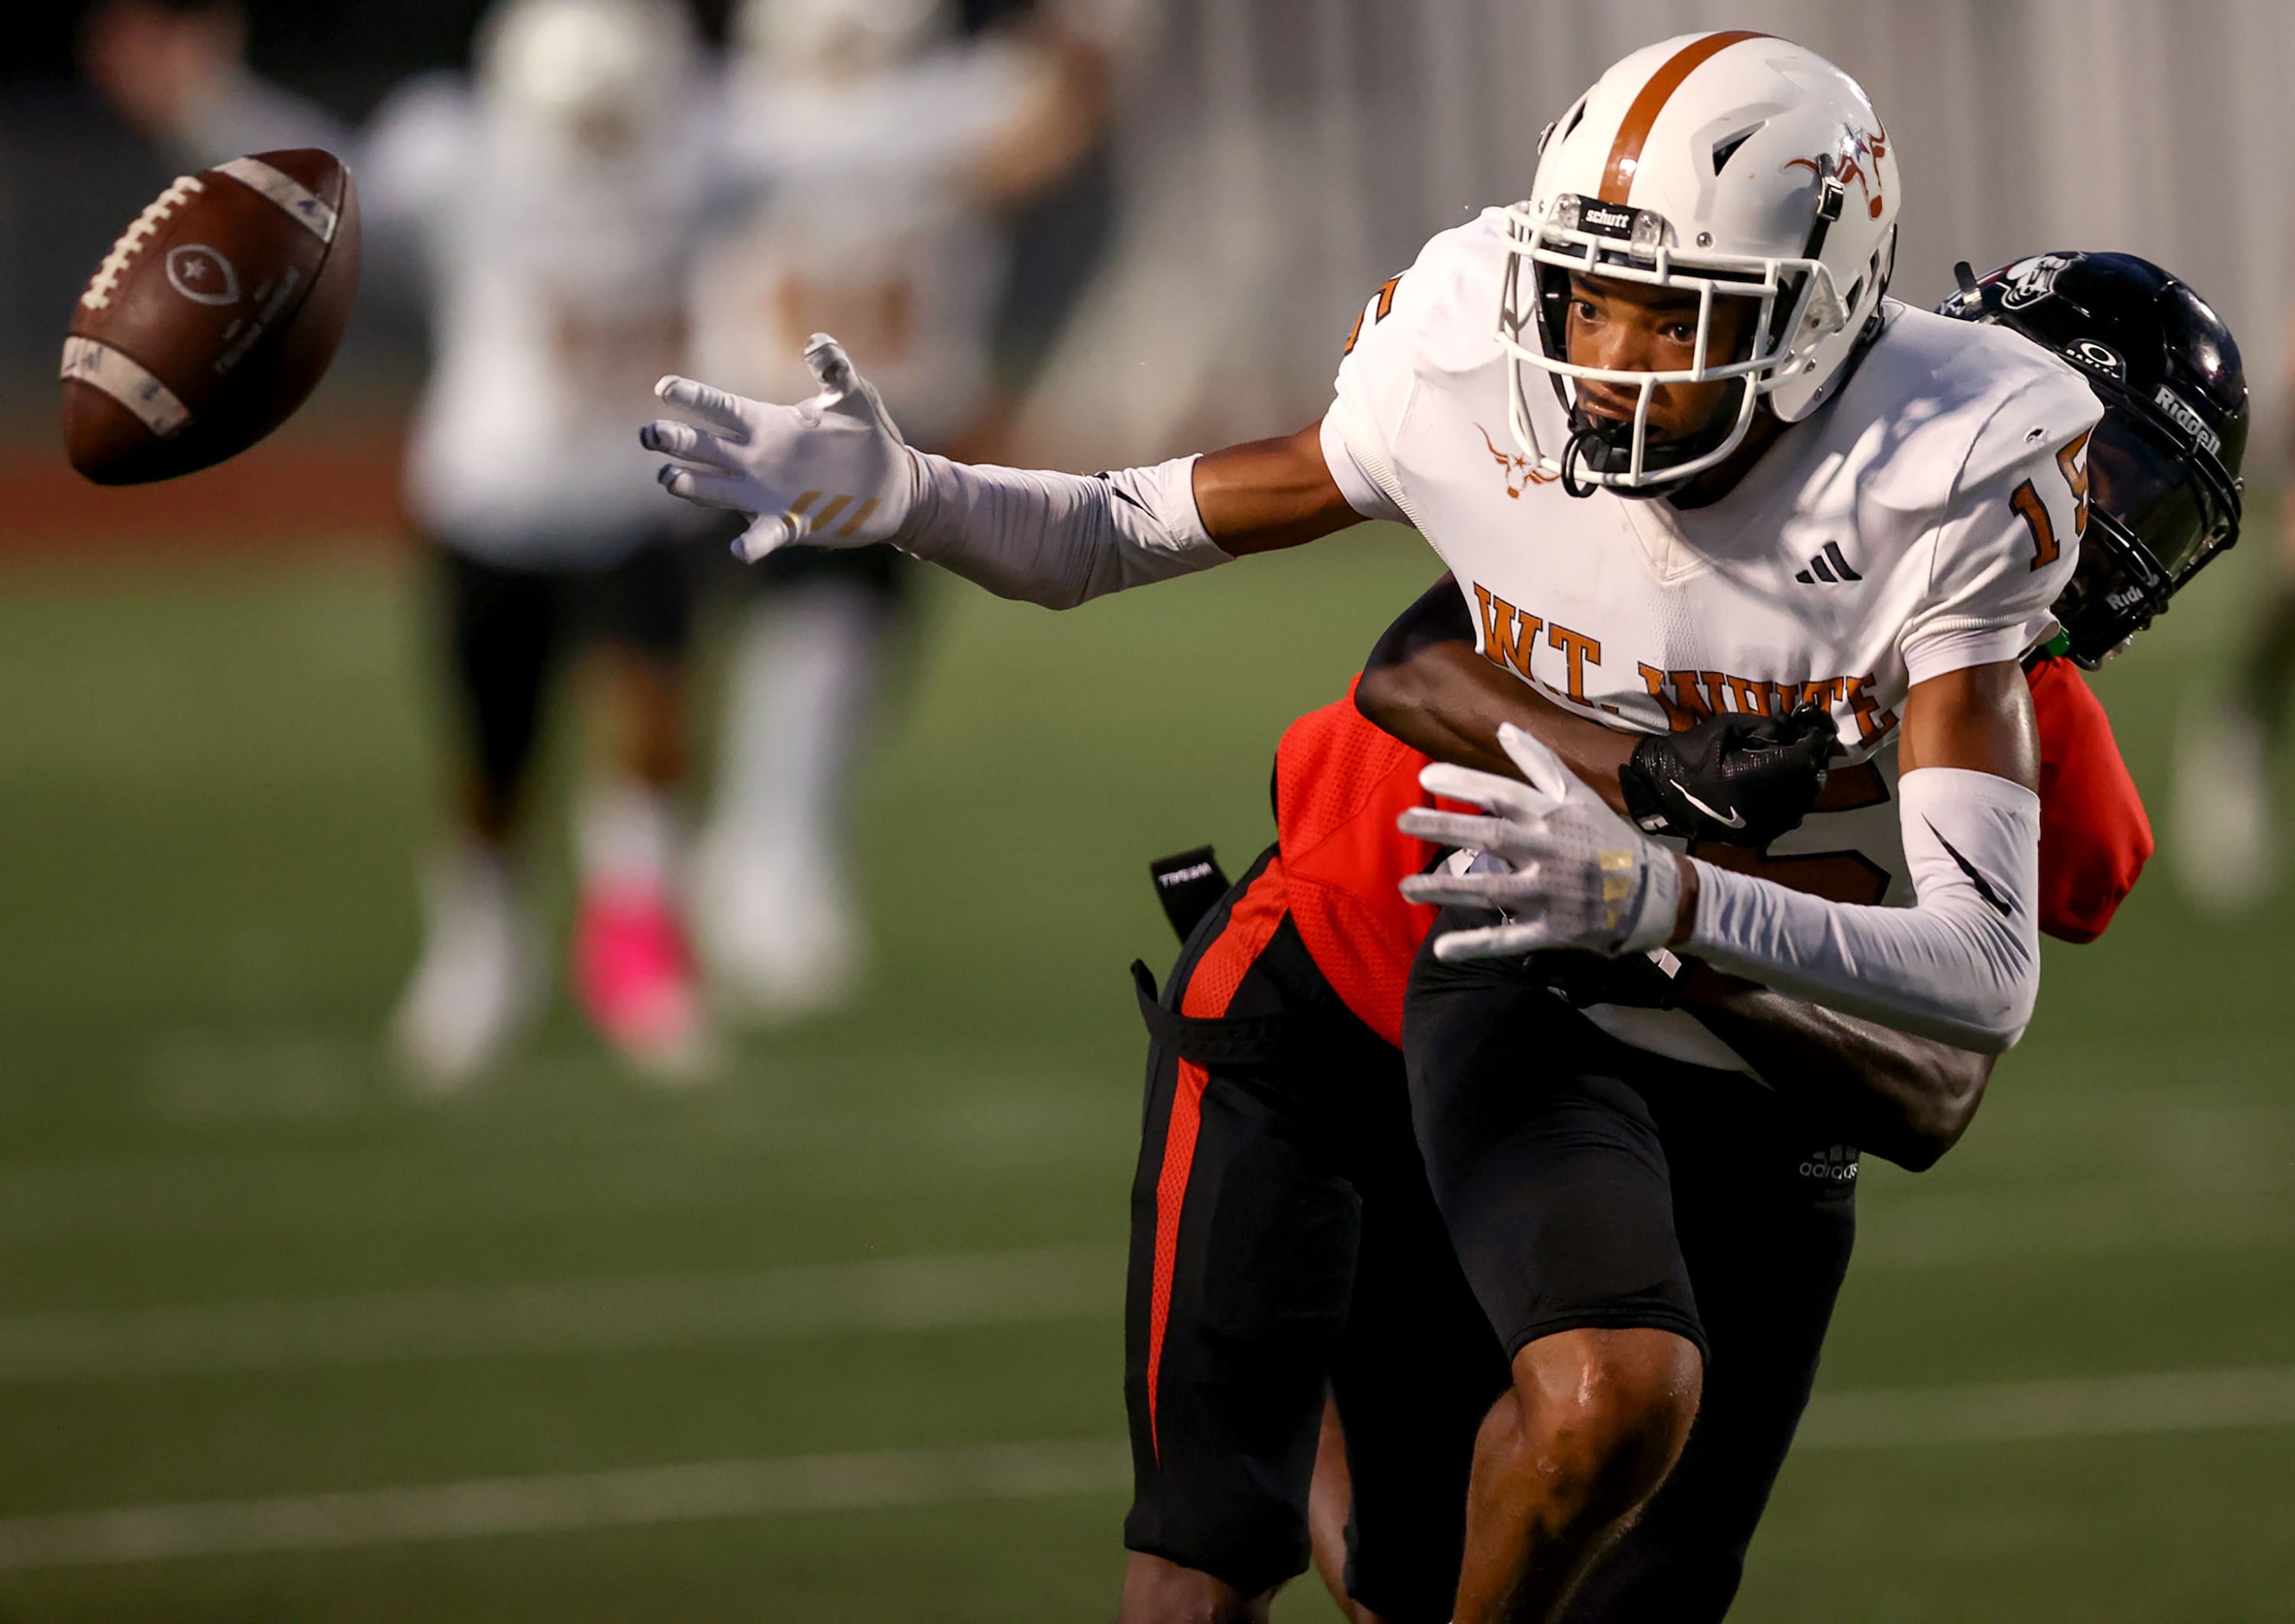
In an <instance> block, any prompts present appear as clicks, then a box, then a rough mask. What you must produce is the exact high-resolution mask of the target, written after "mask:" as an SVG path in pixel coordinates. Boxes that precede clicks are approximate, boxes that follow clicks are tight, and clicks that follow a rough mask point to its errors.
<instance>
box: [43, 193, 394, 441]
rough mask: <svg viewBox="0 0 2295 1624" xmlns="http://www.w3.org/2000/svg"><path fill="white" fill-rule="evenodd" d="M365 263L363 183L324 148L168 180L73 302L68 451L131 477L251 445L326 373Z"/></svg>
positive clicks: (66, 388) (66, 391)
mask: <svg viewBox="0 0 2295 1624" xmlns="http://www.w3.org/2000/svg"><path fill="white" fill-rule="evenodd" d="M358 267H359V232H358V194H357V192H356V191H355V188H354V187H353V186H352V184H351V173H350V170H349V169H348V168H347V167H344V165H343V163H342V161H341V160H340V159H337V158H336V157H335V156H334V155H333V154H332V153H331V152H322V151H317V150H316V149H315V148H306V149H303V150H300V151H292V152H257V153H256V154H254V155H253V156H252V157H249V158H234V159H232V160H231V161H230V162H229V163H225V164H217V165H216V167H214V168H212V169H206V170H202V171H201V172H200V174H198V175H185V176H184V177H183V178H181V179H179V180H177V181H176V183H175V184H173V185H171V186H169V187H168V188H167V190H166V191H165V192H161V193H160V194H159V197H158V198H156V199H155V200H153V201H152V202H151V206H150V207H149V208H145V209H144V210H143V213H142V214H140V215H138V216H135V222H134V223H133V224H130V225H129V226H128V228H127V231H126V233H123V234H122V235H121V237H120V239H119V241H117V242H115V243H113V244H112V245H111V252H110V253H109V254H106V255H105V256H104V257H103V263H102V265H99V266H98V267H97V268H96V273H95V275H94V278H93V279H92V280H91V281H90V282H88V284H87V290H86V292H85V293H82V294H81V295H80V296H79V303H78V305H77V306H74V307H73V310H72V323H71V336H70V337H69V338H67V339H65V340H64V360H63V428H64V454H65V455H66V456H67V457H69V459H70V460H71V465H72V466H73V467H74V468H76V469H78V470H79V471H80V472H81V473H83V474H85V475H86V476H87V477H89V478H90V479H93V480H94V481H95V482H96V483H97V484H99V485H137V484H141V483H143V481H145V480H150V479H172V478H174V477H176V475H178V474H188V473H190V472H192V470H193V469H202V468H207V467H208V466H210V465H211V464H214V463H216V462H220V461H223V460H224V459H225V457H229V456H233V455H234V454H236V453H239V452H242V451H245V450H246V449H247V448H248V447H249V446H250V445H254V444H255V443H256V441H257V440H259V439H261V438H262V437H264V436H265V435H266V434H269V433H270V432H271V431H272V430H273V429H274V428H278V427H279V425H280V424H282V423H283V422H285V421H286V420H287V419H288V418H289V417H290V415H292V414H293V412H294V411H295V408H296V407H298V406H299V405H301V404H303V402H304V400H305V399H306V397H308V396H309V395H310V393H311V391H312V389H313V388H315V387H317V385H318V381H319V379H320V378H321V377H322V376H323V375H324V374H325V372H326V370H327V363H329V362H330V361H331V360H333V359H334V355H335V347H336V345H338V344H339V343H340V342H341V341H342V336H343V329H344V328H345V327H346V326H347V325H348V324H349V322H350V314H351V299H352V296H353V295H354V294H355V293H356V292H357V290H358Z"/></svg>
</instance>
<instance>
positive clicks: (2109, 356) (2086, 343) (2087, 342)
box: [2064, 339, 2128, 382]
mask: <svg viewBox="0 0 2295 1624" xmlns="http://www.w3.org/2000/svg"><path fill="white" fill-rule="evenodd" d="M2064 355H2065V357H2066V358H2067V359H2069V360H2071V361H2076V362H2078V363H2079V364H2080V365H2082V366H2084V367H2086V368H2087V370H2088V371H2091V372H2101V373H2103V375H2104V376H2105V377H2106V378H2117V379H2120V380H2121V381H2123V382H2125V381H2126V380H2127V378H2128V363H2127V362H2125V361H2123V360H2121V359H2120V357H2119V352H2118V351H2117V350H2115V349H2113V348H2112V347H2111V346H2110V345H2106V344H2098V343H2097V342H2096V341H2095V339H2079V340H2078V341H2077V342H2074V343H2071V344H2067V345H2066V346H2064Z"/></svg>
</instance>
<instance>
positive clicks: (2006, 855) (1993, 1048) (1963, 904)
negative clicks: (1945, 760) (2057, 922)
mask: <svg viewBox="0 0 2295 1624" xmlns="http://www.w3.org/2000/svg"><path fill="white" fill-rule="evenodd" d="M1897 796H1898V805H1899V814H1900V816H1901V818H1902V820H1903V825H1904V837H1905V856H1906V858H1907V861H1908V862H1909V864H1910V866H1911V869H1912V877H1913V888H1914V892H1915V895H1916V897H1917V899H1918V900H1917V902H1915V905H1914V906H1913V907H1910V908H1863V907H1856V906H1852V905H1850V904H1848V903H1843V902H1826V901H1825V900H1823V899H1822V898H1819V897H1813V896H1809V895H1806V894H1802V893H1801V892H1798V891H1789V890H1787V889H1786V888H1785V887H1784V886H1782V885H1776V884H1773V883H1771V882H1770V881H1768V880H1760V879H1754V878H1752V877H1749V876H1746V875H1743V874H1736V873H1732V872H1731V871H1729V870H1728V869H1717V868H1715V867H1713V866H1712V865H1711V864H1710V863H1704V862H1700V863H1698V865H1697V870H1698V874H1697V877H1698V899H1697V923H1696V926H1695V929H1694V930H1693V931H1692V932H1691V933H1690V937H1689V942H1688V944H1687V947H1686V948H1685V949H1684V950H1683V951H1686V952H1689V953H1694V954H1695V955H1696V956H1698V957H1699V958H1701V959H1705V960H1707V961H1708V962H1710V963H1711V964H1712V965H1713V966H1714V967H1716V968H1719V969H1723V970H1728V971H1733V972H1735V973H1736V974H1737V975H1744V976H1749V977H1751V978H1752V979H1753V980H1756V981H1760V982H1764V983H1768V985H1770V986H1772V987H1775V988H1776V990H1777V991H1778V992H1789V993H1792V994H1793V995H1795V996H1797V997H1801V998H1806V999H1809V1000H1811V1001H1812V1002H1815V1003H1818V1004H1822V1005H1825V1007H1826V1008H1832V1009H1838V1010H1840V1011H1842V1013H1843V1014H1847V1015H1859V1016H1867V1017H1869V1018H1870V1019H1873V1020H1876V1021H1879V1022H1882V1023H1883V1024H1886V1025H1890V1026H1894V1027H1896V1028H1898V1029H1899V1031H1902V1032H1915V1033H1917V1034H1919V1035H1920V1036H1922V1037H1927V1038H1935V1039H1938V1040H1939V1041H1942V1042H1946V1043H1950V1044H1952V1045H1954V1046H1956V1048H1960V1049H1974V1050H1976V1051H1978V1052H1979V1053H1981V1054H1989V1055H1997V1054H2000V1053H2003V1052H2005V1050H2007V1049H2010V1048H2011V1047H2013V1045H2014V1043H2015V1041H2016V1040H2017V1039H2018V1038H2020V1037H2021V1036H2022V1035H2023V1033H2024V1027H2025V1025H2026V1024H2027V1023H2028V1022H2030V1020H2031V1018H2032V1009H2033V1006H2034V1005H2035V1004H2036V1003H2037V1002H2038V999H2039V992H2040V933H2039V911H2038V910H2039V889H2040V856H2039V854H2040V798H2039V796H2036V795H2034V794H2033V793H2032V792H2031V791H2030V790H2029V789H2027V788H2024V787H2023V786H2022V785H2021V784H2012V783H2010V782H2009V781H2008V780H2007V779H2002V778H1995V777H1994V776H1992V775H1991V774H1990V773H1989V772H1972V771H1967V770H1965V769H1964V768H1958V767H1923V768H1920V769H1918V770H1916V771H1911V772H1907V774H1905V776H1904V778H1903V779H1901V780H1900V781H1899V784H1898V786H1897ZM1692 861H1695V860H1694V859H1693V860H1692Z"/></svg>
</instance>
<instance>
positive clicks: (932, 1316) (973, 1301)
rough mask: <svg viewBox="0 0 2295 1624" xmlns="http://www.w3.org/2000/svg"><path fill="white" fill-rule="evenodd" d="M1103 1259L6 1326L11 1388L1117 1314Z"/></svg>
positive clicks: (332, 1301)
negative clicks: (105, 1380) (40, 1384)
mask: <svg viewBox="0 0 2295 1624" xmlns="http://www.w3.org/2000/svg"><path fill="white" fill-rule="evenodd" d="M1122 1306H1123V1253H1121V1252H1120V1251H1117V1250H1115V1249H1114V1248H1102V1247H1060V1248H1049V1249H1045V1250H1041V1251H1029V1252H1003V1253H971V1254H965V1255H958V1256H951V1257H941V1258H886V1259H879V1260H872V1261H866V1262H860V1263H842V1264H822V1265H806V1266H802V1267H792V1268H784V1269H762V1270H756V1271H753V1272H748V1273H744V1274H727V1275H690V1276H668V1277H641V1278H635V1279H623V1280H579V1281H568V1282H563V1283H558V1284H550V1285H502V1286H456V1287H445V1288H439V1289H431V1290H422V1291H408V1292H393V1293H377V1294H371V1295H362V1296H345V1297H315V1298H302V1299H289V1300H282V1301H256V1302H217V1303H196V1304H186V1305H184V1306H181V1307H175V1308H156V1309H131V1310H104V1311H94V1312H69V1313H46V1314H15V1315H4V1316H0V1383H11V1382H13V1383H24V1382H52V1381H71V1380H86V1379H111V1378H118V1377H128V1376H151V1375H193V1374H213V1373H221V1372H229V1371H260V1370H282V1369H297V1368H308V1367H323V1366H341V1365H364V1364H383V1363H392V1362H397V1361H404V1360H419V1359H484V1358H499V1357H504V1356H532V1355H552V1354H580V1353H602V1352H617V1351H626V1350H631V1349H640V1348H662V1347H682V1346H688V1345H691V1344H694V1343H698V1342H760V1341H768V1342H770V1341H786V1340H790V1339H794V1338H798V1337H811V1336H834V1335H849V1334H856V1333H868V1332H903V1331H935V1330H948V1329H956V1328H960V1327H964V1326H1005V1325H1036V1324H1043V1323H1046V1322H1049V1321H1055V1320H1064V1319H1084V1318H1100V1317H1103V1316H1107V1317H1112V1316H1114V1315H1115V1314H1116V1313H1118V1312H1119V1311H1120V1310H1121V1309H1122Z"/></svg>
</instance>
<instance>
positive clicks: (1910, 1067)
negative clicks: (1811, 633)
mask: <svg viewBox="0 0 2295 1624" xmlns="http://www.w3.org/2000/svg"><path fill="white" fill-rule="evenodd" d="M1355 706H1356V708H1357V709H1359V710H1360V711H1361V712H1362V714H1364V715H1365V716H1366V717H1368V719H1369V720H1370V721H1372V722H1376V724H1377V725H1378V726H1380V727H1381V728H1384V730H1386V731H1388V732H1389V733H1392V734H1393V736H1394V737H1396V738H1398V739H1401V740H1402V741H1403V742H1404V743H1406V744H1409V745H1410V746H1412V747H1415V748H1417V749H1419V750H1422V751H1424V752H1425V753H1426V754H1427V755H1433V756H1436V757H1438V758H1440V759H1442V760H1447V761H1452V762H1456V763H1459V764H1461V765H1463V766H1469V767H1478V768H1481V769H1482V770H1483V771H1490V772H1500V773H1505V774H1507V775H1508V776H1511V775H1512V774H1513V773H1514V771H1515V765H1514V763H1513V762H1512V761H1511V760H1510V759H1508V757H1507V755H1506V753H1505V752H1504V751H1503V750H1501V749H1499V746H1498V742H1497V740H1498V730H1499V724H1500V723H1501V722H1512V723H1514V725H1515V726H1516V727H1519V728H1522V729H1523V730H1526V731H1528V732H1531V733H1533V734H1535V735H1536V736H1537V737H1538V738H1539V739H1542V740H1543V741H1544V742H1545V743H1546V744H1547V745H1548V746H1549V747H1551V748H1552V749H1553V750H1554V751H1555V753H1556V755H1560V756H1561V757H1562V759H1563V761H1564V763H1565V764H1566V765H1568V766H1569V768H1570V769H1571V771H1572V772H1574V773H1575V774H1576V775H1577V776H1578V777H1580V779H1584V780H1585V781H1586V782H1587V784H1589V786H1590V787H1592V788H1596V789H1597V790H1601V791H1604V792H1605V799H1606V800H1608V801H1609V803H1610V804H1611V805H1612V806H1613V807H1615V808H1618V809H1619V810H1622V809H1623V796H1622V795H1621V793H1620V791H1619V789H1618V770H1619V768H1620V767H1621V766H1622V765H1624V763H1625V762H1626V759H1627V757H1628V755H1629V754H1630V752H1631V750H1632V747H1633V742H1634V740H1633V736H1632V735H1630V734H1624V733H1621V732H1619V731H1617V730H1614V729H1612V728H1605V727H1604V726H1602V725H1601V724H1600V723H1599V722H1590V721H1589V720H1587V719H1586V718H1584V717H1582V716H1577V715H1573V714H1571V713H1570V712H1568V711H1565V710H1564V709H1563V708H1562V707H1561V706H1557V705H1554V704H1552V703H1550V702H1548V700H1547V699H1545V698H1542V697H1541V696H1540V695H1539V694H1538V693H1537V692H1536V691H1535V690H1532V689H1531V687H1530V686H1529V685H1528V684H1527V683H1525V682H1523V681H1520V680H1518V679H1517V678H1515V677H1512V676H1509V675H1507V673H1505V672H1503V671H1500V670H1499V669H1498V667H1496V666H1495V665H1491V663H1490V662H1489V661H1488V660H1486V659H1484V658H1482V656H1480V655H1479V654H1476V653H1475V652H1474V625H1473V623H1472V622H1471V621H1469V620H1468V619H1467V618H1466V606H1465V603H1464V601H1463V600H1461V599H1460V598H1459V596H1458V589H1457V587H1456V586H1455V585H1454V584H1453V583H1451V581H1450V577H1449V576H1447V575H1446V576H1444V577H1443V578H1442V580H1440V581H1438V582H1436V583H1434V585H1433V587H1432V588H1431V589H1430V590H1429V591H1428V592H1426V593H1425V596H1423V597H1421V598H1420V599H1419V600H1418V601H1417V602H1416V603H1414V604H1412V605H1411V606H1410V608H1408V609H1406V610H1404V611H1403V613H1402V615H1401V617H1399V618H1398V619H1397V620H1396V621H1395V622H1394V624H1393V625H1391V626H1389V627H1388V628H1387V629H1386V631H1385V632H1384V634H1383V635H1382V636H1381V637H1380V639H1379V641H1378V644H1377V646H1376V648H1374V649H1372V651H1371V657H1370V659H1369V661H1368V664H1366V665H1365V666H1364V668H1363V676H1362V680H1361V681H1360V683H1359V684H1358V685H1357V686H1356V689H1355ZM1675 996H1676V999H1677V1000H1678V1007H1679V1008H1687V1009H1688V1010H1690V1011H1691V1012H1692V1013H1694V1014H1695V1015H1696V1016H1698V1018H1699V1019H1700V1020H1702V1021H1703V1023H1704V1024H1705V1025H1706V1026H1707V1027H1708V1028H1709V1029H1710V1030H1711V1032H1713V1033H1714V1035H1715V1036H1717V1037H1719V1038H1720V1039H1721V1041H1723V1042H1725V1043H1727V1044H1728V1045H1729V1046H1730V1047H1731V1048H1732V1049H1736V1051H1737V1053H1738V1054H1740V1055H1742V1056H1744V1057H1745V1059H1746V1060H1747V1061H1748V1062H1749V1063H1750V1064H1751V1065H1752V1066H1753V1068H1754V1069H1755V1070H1756V1071H1758V1072H1760V1073H1761V1075H1762V1076H1763V1077H1764V1078H1765V1079H1767V1080H1768V1081H1770V1082H1771V1083H1773V1084H1774V1085H1775V1086H1776V1088H1777V1089H1779V1090H1780V1091H1781V1092H1783V1093H1785V1095H1787V1096H1788V1097H1789V1098H1794V1099H1796V1100H1797V1101H1800V1102H1801V1103H1802V1104H1804V1105H1806V1106H1808V1107H1809V1110H1810V1111H1812V1112H1813V1113H1817V1114H1822V1115H1824V1116H1825V1117H1826V1118H1827V1119H1828V1120H1830V1121H1832V1122H1835V1123H1837V1124H1839V1128H1840V1131H1841V1132H1842V1135H1843V1137H1845V1138H1848V1139H1850V1141H1851V1142H1853V1143H1855V1144H1857V1145H1859V1146H1862V1147H1865V1148H1866V1149H1869V1150H1871V1151H1872V1152H1874V1154H1875V1155H1882V1156H1885V1157H1887V1158H1888V1159H1889V1160H1890V1161H1891V1162H1894V1163H1898V1164H1899V1166H1902V1167H1906V1168H1909V1169H1911V1170H1912V1171H1915V1172H1917V1171H1923V1170H1924V1169H1926V1168H1929V1167H1932V1166H1933V1165H1934V1164H1935V1163H1936V1161H1937V1159H1938V1158H1939V1157H1940V1156H1941V1155H1944V1153H1945V1152H1946V1151H1948V1150H1949V1149H1951V1148H1952V1147H1953V1145H1954V1143H1955V1142H1956V1141H1957V1140H1958V1139H1959V1138H1960V1136H1961V1133H1962V1131H1963V1130H1965V1129H1966V1128H1967V1126H1968V1123H1969V1121H1970V1119H1971V1118H1972V1117H1973V1116H1974V1115H1975V1114H1976V1107H1977V1105H1978V1103H1979V1102H1980V1101H1981V1099H1982V1098H1983V1097H1984V1085H1985V1082H1986V1081H1987V1079H1989V1077H1990V1075H1991V1073H1992V1065H1993V1062H1992V1059H1991V1057H1989V1056H1985V1055H1979V1054H1972V1053H1970V1052H1969V1051H1967V1050H1965V1049H1954V1048H1952V1047H1950V1046H1949V1045H1947V1044H1943V1043H1939V1042H1936V1041H1932V1040H1930V1039H1927V1038H1916V1037H1914V1036H1912V1035H1911V1034H1909V1033H1907V1032H1896V1031H1893V1030H1891V1028H1889V1027H1886V1026H1881V1025H1876V1024H1874V1023H1872V1022H1869V1021H1860V1020H1858V1019H1857V1018H1855V1017H1854V1016H1845V1015H1839V1014H1835V1013H1834V1012H1833V1011H1831V1010H1827V1009H1820V1008H1817V1007H1816V1006H1815V1005H1812V1004H1807V1003H1803V1002H1801V1000H1797V999H1791V998H1787V997H1785V995H1784V994H1782V993H1777V992H1770V991H1769V990H1768V989H1767V988H1766V987H1762V986H1759V985H1757V984H1755V983H1752V982H1745V981H1740V980H1738V979H1737V978H1736V977H1735V976H1729V975H1720V974H1719V973H1718V972H1715V971H1712V970H1710V969H1706V968H1704V967H1697V966H1693V967H1691V968H1690V969H1688V970H1687V971H1685V972H1684V973H1683V975H1682V978H1681V980H1680V981H1679V982H1678V983H1676V993H1675Z"/></svg>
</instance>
